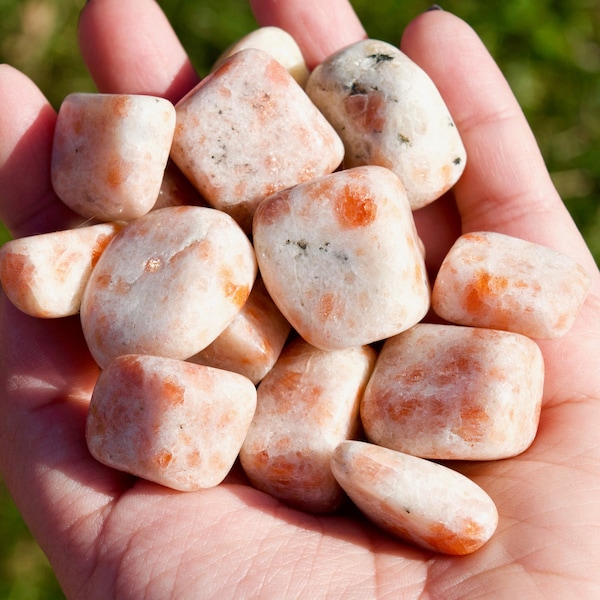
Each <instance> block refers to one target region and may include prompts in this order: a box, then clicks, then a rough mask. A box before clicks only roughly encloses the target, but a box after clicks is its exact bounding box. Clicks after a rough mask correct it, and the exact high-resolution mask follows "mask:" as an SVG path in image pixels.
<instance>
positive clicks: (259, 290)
mask: <svg viewBox="0 0 600 600" xmlns="http://www.w3.org/2000/svg"><path fill="white" fill-rule="evenodd" d="M290 330H291V326H290V324H289V323H288V322H287V321H286V319H285V317H284V316H283V315H282V314H281V312H280V311H279V309H278V308H277V306H276V305H275V303H274V302H273V300H272V299H271V297H270V296H269V293H268V292H267V289H266V288H265V286H264V283H263V282H262V279H260V278H259V279H257V281H256V283H255V284H254V287H253V288H252V291H251V292H250V296H248V300H247V301H246V304H244V306H242V308H241V310H240V312H239V313H238V314H237V315H236V316H235V317H234V319H233V321H232V322H231V323H230V324H229V325H228V326H227V328H226V329H225V330H224V331H223V333H221V334H220V335H219V337H218V338H217V339H216V340H215V341H214V342H213V343H212V344H210V345H209V346H207V347H206V348H205V349H204V350H202V351H201V352H199V353H198V354H196V355H194V356H192V357H191V358H189V359H188V360H189V361H190V362H193V363H196V364H200V365H207V366H209V367H215V368H218V369H225V370H226V371H234V372H235V373H240V374H241V375H244V376H246V377H247V378H248V379H250V381H252V382H253V383H254V384H257V383H258V382H259V381H260V380H261V379H262V378H263V377H264V376H265V375H266V374H267V373H268V372H269V371H270V370H271V369H272V368H273V365H274V364H275V362H276V361H277V358H278V357H279V355H280V354H281V351H282V350H283V346H284V344H285V341H286V340H287V338H288V335H289V333H290Z"/></svg>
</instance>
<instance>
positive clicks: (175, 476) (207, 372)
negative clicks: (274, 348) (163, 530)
mask: <svg viewBox="0 0 600 600" xmlns="http://www.w3.org/2000/svg"><path fill="white" fill-rule="evenodd" d="M255 408H256V388H255V387H254V385H253V384H252V382H250V381H249V380H248V379H246V378H245V377H243V376H241V375H238V374H236V373H229V372H227V371H220V370H218V369H211V368H210V367H204V366H200V365H192V364H190V363H186V362H183V361H179V360H175V359H168V358H160V357H157V356H144V355H122V356H119V357H118V358H116V359H115V360H114V361H113V362H111V363H110V364H109V365H108V366H107V368H106V369H105V370H104V371H102V372H101V374H100V377H99V379H98V381H97V383H96V386H95V388H94V392H93V395H92V400H91V403H90V407H89V412H88V416H87V422H86V431H85V434H86V441H87V445H88V448H89V450H90V452H91V454H92V455H93V456H94V458H96V460H98V461H99V462H101V463H103V464H105V465H107V466H109V467H112V468H114V469H117V470H120V471H124V472H127V473H130V474H132V475H136V476H138V477H142V478H143V479H147V480H148V481H153V482H155V483H159V484H161V485H163V486H166V487H169V488H173V489H176V490H180V491H195V490H199V489H204V488H209V487H213V486H215V485H218V484H219V483H221V482H222V481H223V479H225V477H226V476H227V474H228V473H229V471H230V470H231V467H232V466H233V464H234V462H235V460H236V458H237V455H238V452H239V449H240V447H241V445H242V442H243V440H244V437H245V435H246V432H247V430H248V427H249V426H250V422H251V421H252V416H253V414H254V410H255Z"/></svg>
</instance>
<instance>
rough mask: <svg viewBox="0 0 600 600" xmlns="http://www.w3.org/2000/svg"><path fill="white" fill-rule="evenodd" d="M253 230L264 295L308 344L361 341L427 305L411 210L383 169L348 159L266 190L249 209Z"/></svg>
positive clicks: (407, 321)
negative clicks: (338, 167) (348, 165)
mask: <svg viewBox="0 0 600 600" xmlns="http://www.w3.org/2000/svg"><path fill="white" fill-rule="evenodd" d="M253 239H254V248H255V251H256V255H257V260H258V263H259V266H260V270H261V274H262V277H263V280H264V282H265V285H266V286H267V289H268V290H269V293H270V294H271V297H272V298H273V300H274V302H275V303H276V304H277V306H278V307H279V309H280V310H281V312H282V313H283V315H284V316H285V317H286V318H287V320H288V321H289V322H290V323H291V324H292V326H293V327H294V328H295V329H296V330H297V331H298V333H300V335H301V336H302V337H303V338H304V339H305V340H306V341H307V342H309V343H311V344H312V345H314V346H317V347H318V348H322V349H323V350H335V349H341V348H348V347H350V346H362V345H365V344H370V343H372V342H375V341H378V340H381V339H384V338H387V337H390V336H392V335H395V334H397V333H400V332H401V331H404V330H405V329H408V328H409V327H412V326H413V325H414V324H415V323H417V322H419V321H420V320H421V319H422V318H423V316H424V315H425V314H426V313H427V311H428V308H429V283H428V280H427V274H426V270H425V265H424V260H423V255H422V252H421V247H420V243H419V239H418V236H417V233H416V229H415V225H414V220H413V216H412V212H411V210H410V206H409V204H408V200H407V199H406V194H405V191H404V188H403V186H402V183H401V182H400V180H399V179H398V177H397V176H396V175H395V174H394V173H393V172H392V171H390V170H388V169H385V168H383V167H377V166H365V167H356V168H354V169H348V170H345V171H339V172H336V173H333V174H331V175H327V176H325V177H322V178H318V179H315V180H312V181H309V182H307V183H302V184H299V185H297V186H295V187H293V188H288V189H287V190H283V191H282V192H278V193H277V194H273V195H272V196H270V197H269V198H267V199H266V200H264V201H263V203H262V204H261V205H260V207H259V208H258V210H257V211H256V214H255V218H254V237H253Z"/></svg>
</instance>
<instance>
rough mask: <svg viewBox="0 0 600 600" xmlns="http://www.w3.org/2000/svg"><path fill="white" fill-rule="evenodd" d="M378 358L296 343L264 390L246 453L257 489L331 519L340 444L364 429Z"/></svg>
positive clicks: (336, 502)
mask: <svg viewBox="0 0 600 600" xmlns="http://www.w3.org/2000/svg"><path fill="white" fill-rule="evenodd" d="M374 362H375V352H374V350H373V349H372V348H370V347H368V346H365V347H362V348H350V349H348V350H338V351H336V352H326V351H323V350H318V349H317V348H314V347H312V346H310V345H309V344H307V343H306V342H305V341H304V340H302V339H300V338H296V339H295V340H294V341H293V342H290V343H289V344H288V345H286V347H285V348H284V350H283V352H282V354H281V356H280V357H279V360H278V361H277V363H276V364H275V366H274V367H273V369H272V370H271V372H270V373H269V374H268V375H267V376H266V377H265V378H264V379H263V380H262V381H261V383H260V385H259V386H258V399H257V407H256V414H255V416H254V419H253V421H252V425H251V426H250V429H249V431H248V434H247V436H246V439H245V441H244V443H243V445H242V448H241V451H240V460H241V463H242V467H243V468H244V471H245V472H246V474H247V475H248V477H249V479H250V481H251V482H252V484H253V485H254V486H255V487H256V488H258V489H260V490H262V491H264V492H267V493H269V494H271V495H272V496H274V497H275V498H279V499H280V500H282V501H283V502H285V503H287V504H288V505H291V506H293V507H295V508H298V509H301V510H304V511H307V512H311V513H328V512H332V511H334V510H335V509H336V508H338V507H339V506H340V504H341V503H342V501H343V499H344V494H343V492H342V489H341V488H340V486H339V485H338V483H337V482H336V480H335V478H334V477H333V475H332V473H331V467H330V460H331V456H332V455H333V452H334V450H335V448H336V447H337V445H338V444H339V443H340V442H342V441H343V440H346V439H349V438H351V437H353V436H355V435H356V434H357V432H358V430H359V419H358V410H359V402H360V397H361V396H362V392H363V390H364V387H365V385H366V383H367V380H368V378H369V375H370V373H371V370H372V368H373V364H374Z"/></svg>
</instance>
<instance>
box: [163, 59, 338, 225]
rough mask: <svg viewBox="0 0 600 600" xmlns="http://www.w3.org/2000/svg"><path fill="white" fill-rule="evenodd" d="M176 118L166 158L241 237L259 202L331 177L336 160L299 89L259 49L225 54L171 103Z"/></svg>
mask: <svg viewBox="0 0 600 600" xmlns="http://www.w3.org/2000/svg"><path fill="white" fill-rule="evenodd" d="M176 112H177V127H176V130H175V136H174V140H173V147H172V149H171V156H172V158H173V160H174V161H175V162H176V163H177V165H178V166H179V168H180V169H181V170H182V171H183V173H184V174H185V175H186V177H187V178H188V179H189V180H190V181H191V182H192V183H193V184H194V185H195V187H196V188H197V189H198V190H199V191H200V193H201V194H202V195H203V196H204V197H205V198H206V200H207V201H208V202H209V203H210V204H211V205H212V206H214V207H215V208H218V209H220V210H223V211H225V212H227V213H229V214H231V215H232V216H233V217H234V218H235V219H236V221H237V222H238V223H239V224H240V225H241V226H242V228H243V229H244V231H246V232H247V233H249V232H250V230H251V228H252V215H253V214H254V211H255V210H256V207H257V206H258V204H259V203H260V202H261V200H263V198H265V197H266V196H268V195H270V194H272V193H274V192H276V191H279V190H281V189H284V188H287V187H289V186H291V185H294V184H296V183H299V182H301V181H308V180H310V179H313V178H314V177H319V176H321V175H324V174H326V173H331V172H332V171H334V170H335V169H336V168H337V167H338V166H339V164H340V162H341V160H342V157H343V154H344V148H343V144H342V141H341V140H340V138H339V136H338V135H337V134H336V132H335V131H334V130H333V128H332V127H331V125H330V124H329V123H328V122H327V120H326V119H325V117H324V116H323V115H322V114H321V113H320V112H319V111H318V110H317V108H316V107H315V106H314V104H313V103H312V102H311V101H310V99H309V98H308V96H307V95H306V94H305V92H304V90H303V89H302V88H301V87H300V86H299V85H298V84H297V83H296V82H295V81H294V79H293V77H292V76H291V75H290V74H289V73H288V72H287V71H286V70H285V68H284V67H283V66H282V65H281V64H279V62H277V61H276V60H275V59H274V58H272V57H271V56H270V55H269V54H267V53H266V52H264V51H263V50H258V49H254V48H248V49H245V50H240V51H239V52H236V53H235V54H233V55H232V56H231V57H230V58H228V59H227V60H226V61H225V62H224V63H223V64H222V65H221V66H220V67H219V68H218V69H217V70H216V71H214V72H213V73H212V74H211V75H209V76H208V77H206V78H205V79H204V80H202V81H201V82H200V83H199V84H198V86H196V87H195V88H194V89H193V90H192V91H191V92H190V93H189V94H187V95H186V96H185V97H184V98H183V99H182V100H180V102H178V103H177V105H176Z"/></svg>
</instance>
